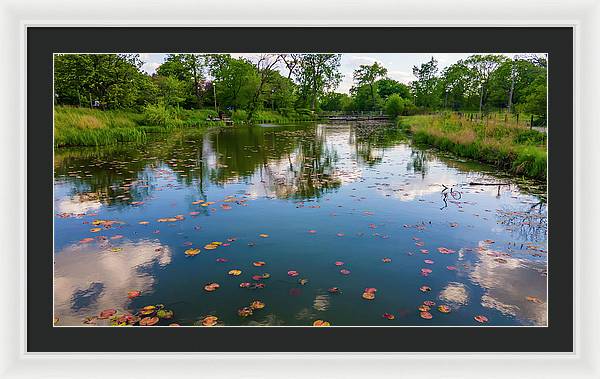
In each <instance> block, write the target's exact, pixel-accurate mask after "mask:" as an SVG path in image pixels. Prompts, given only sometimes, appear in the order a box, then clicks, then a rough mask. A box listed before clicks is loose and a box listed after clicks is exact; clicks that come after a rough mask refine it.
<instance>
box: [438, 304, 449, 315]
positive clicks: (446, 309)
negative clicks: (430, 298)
mask: <svg viewBox="0 0 600 379" xmlns="http://www.w3.org/2000/svg"><path fill="white" fill-rule="evenodd" d="M438 311H440V312H442V313H450V307H449V306H447V305H443V304H442V305H440V306H439V307H438Z"/></svg>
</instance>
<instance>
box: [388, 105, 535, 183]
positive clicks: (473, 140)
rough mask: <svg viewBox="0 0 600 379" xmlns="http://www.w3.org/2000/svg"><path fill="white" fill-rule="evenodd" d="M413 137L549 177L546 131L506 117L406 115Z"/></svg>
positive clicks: (517, 170) (404, 121) (404, 120)
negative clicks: (481, 118)
mask: <svg viewBox="0 0 600 379" xmlns="http://www.w3.org/2000/svg"><path fill="white" fill-rule="evenodd" d="M398 123H399V125H400V126H401V127H403V128H405V129H407V130H409V131H410V132H411V133H412V135H413V140H414V141H415V142H417V143H423V144H427V145H431V146H434V147H437V148H439V149H440V150H445V151H450V152H452V153H454V154H456V155H458V156H461V157H466V158H472V159H476V160H479V161H483V162H487V163H491V164H494V165H496V166H498V167H501V168H502V169H505V170H508V171H510V172H512V173H514V174H519V175H525V176H529V177H533V178H538V179H545V178H546V174H547V173H546V162H547V148H546V135H545V134H544V133H540V132H537V131H535V130H529V129H528V128H526V127H524V126H523V125H518V124H516V123H512V122H504V120H477V121H471V120H470V119H465V118H464V117H460V116H458V115H455V114H442V115H419V116H409V117H402V118H400V119H399V121H398Z"/></svg>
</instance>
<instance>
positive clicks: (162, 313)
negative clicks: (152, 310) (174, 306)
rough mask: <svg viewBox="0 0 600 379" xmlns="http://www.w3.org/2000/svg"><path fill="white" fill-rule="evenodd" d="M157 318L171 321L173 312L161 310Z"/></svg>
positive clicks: (157, 313)
mask: <svg viewBox="0 0 600 379" xmlns="http://www.w3.org/2000/svg"><path fill="white" fill-rule="evenodd" d="M156 316H157V317H158V318H163V319H167V320H168V319H170V318H173V311H170V310H166V309H161V310H159V311H158V312H156Z"/></svg>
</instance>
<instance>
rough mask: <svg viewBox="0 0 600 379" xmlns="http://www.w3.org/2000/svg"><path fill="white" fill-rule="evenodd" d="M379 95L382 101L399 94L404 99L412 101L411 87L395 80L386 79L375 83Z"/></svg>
mask: <svg viewBox="0 0 600 379" xmlns="http://www.w3.org/2000/svg"><path fill="white" fill-rule="evenodd" d="M375 86H376V88H377V93H378V94H379V96H380V97H381V98H382V99H384V100H385V99H387V98H388V97H390V95H393V94H398V95H399V96H400V97H401V98H403V99H410V98H412V95H411V93H410V87H409V86H407V85H406V84H404V83H400V82H398V81H396V80H394V79H390V78H384V79H379V80H378V81H376V82H375Z"/></svg>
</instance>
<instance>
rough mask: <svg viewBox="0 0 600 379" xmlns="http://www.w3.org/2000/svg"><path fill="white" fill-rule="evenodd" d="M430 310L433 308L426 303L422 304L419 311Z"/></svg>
mask: <svg viewBox="0 0 600 379" xmlns="http://www.w3.org/2000/svg"><path fill="white" fill-rule="evenodd" d="M430 310H431V308H430V307H429V306H427V305H425V304H422V305H420V306H419V311H421V312H428V311H430Z"/></svg>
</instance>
